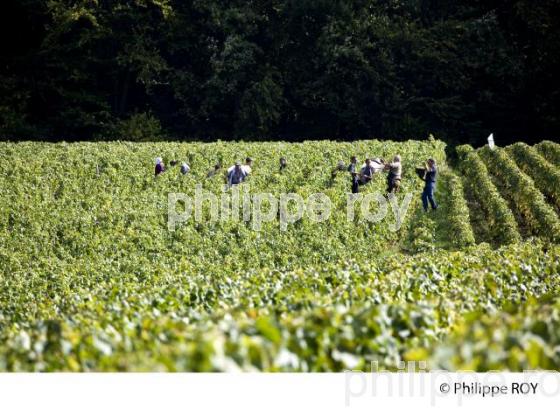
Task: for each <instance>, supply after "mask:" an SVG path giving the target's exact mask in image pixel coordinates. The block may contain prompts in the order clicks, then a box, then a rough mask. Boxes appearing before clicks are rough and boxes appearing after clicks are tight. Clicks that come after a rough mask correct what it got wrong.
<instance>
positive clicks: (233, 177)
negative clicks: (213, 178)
mask: <svg viewBox="0 0 560 410" xmlns="http://www.w3.org/2000/svg"><path fill="white" fill-rule="evenodd" d="M230 169H231V171H228V174H227V183H228V186H229V187H231V186H232V185H237V184H240V183H242V182H243V181H244V180H245V178H246V177H247V175H248V174H247V172H246V171H245V170H244V169H243V165H241V162H240V161H237V162H236V163H235V165H234V166H233V167H232V168H230Z"/></svg>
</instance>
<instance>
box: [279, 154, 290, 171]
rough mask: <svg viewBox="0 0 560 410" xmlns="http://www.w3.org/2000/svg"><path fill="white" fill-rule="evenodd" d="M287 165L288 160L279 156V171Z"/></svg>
mask: <svg viewBox="0 0 560 410" xmlns="http://www.w3.org/2000/svg"><path fill="white" fill-rule="evenodd" d="M287 166H288V161H287V160H286V158H284V157H282V158H280V172H282V171H284V170H285V169H286V167H287Z"/></svg>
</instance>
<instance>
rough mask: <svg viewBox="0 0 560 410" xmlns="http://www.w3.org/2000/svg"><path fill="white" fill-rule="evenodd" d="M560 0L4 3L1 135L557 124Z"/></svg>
mask: <svg viewBox="0 0 560 410" xmlns="http://www.w3.org/2000/svg"><path fill="white" fill-rule="evenodd" d="M558 16H560V0H540V1H533V0H468V1H467V0H449V1H444V0H356V1H350V0H347V1H335V0H260V1H259V0H253V1H237V0H230V1H217V0H4V1H3V2H2V13H1V17H0V19H1V20H2V21H1V24H0V27H1V28H0V30H2V33H1V34H2V43H3V46H2V49H1V52H0V135H1V136H2V138H1V139H4V140H5V139H9V140H20V139H25V140H29V139H41V140H52V141H54V140H90V139H131V140H157V139H179V140H215V139H244V140H259V139H267V140H271V139H284V140H300V139H323V138H329V139H340V140H352V139H357V138H391V139H396V140H404V139H408V138H413V137H414V138H421V137H423V136H427V135H428V134H430V133H431V134H434V135H435V136H437V137H439V138H442V139H444V140H446V141H448V142H451V143H457V142H462V143H471V144H475V145H476V144H480V143H482V142H483V141H484V140H485V138H486V136H487V135H488V134H489V133H490V132H494V134H495V135H496V137H497V138H498V141H501V142H502V143H503V144H504V145H505V144H506V143H507V142H509V141H513V140H520V139H521V140H525V141H528V142H532V141H537V140H542V139H544V138H549V139H554V138H555V137H557V136H558V135H560V80H559V78H558V73H559V72H560V22H559V19H558V18H557V17H558Z"/></svg>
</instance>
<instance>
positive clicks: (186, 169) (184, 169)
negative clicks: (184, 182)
mask: <svg viewBox="0 0 560 410" xmlns="http://www.w3.org/2000/svg"><path fill="white" fill-rule="evenodd" d="M190 170H191V167H189V164H187V163H186V162H183V163H182V164H181V174H183V175H187V174H188V173H189V171H190Z"/></svg>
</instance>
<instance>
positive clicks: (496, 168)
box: [479, 147, 560, 241]
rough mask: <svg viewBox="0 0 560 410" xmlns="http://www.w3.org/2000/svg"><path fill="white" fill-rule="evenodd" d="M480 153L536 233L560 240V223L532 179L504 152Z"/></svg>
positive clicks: (488, 151)
mask: <svg viewBox="0 0 560 410" xmlns="http://www.w3.org/2000/svg"><path fill="white" fill-rule="evenodd" d="M479 153H480V155H481V157H482V158H483V159H484V160H485V163H486V165H487V166H488V169H490V171H491V172H492V173H493V174H494V175H495V176H496V178H498V179H499V180H500V181H502V182H503V183H504V186H505V189H504V191H505V193H506V194H507V195H508V196H509V198H510V200H511V202H512V204H514V206H515V207H516V209H517V211H518V212H519V214H521V215H522V216H523V219H524V221H525V223H526V224H527V227H528V228H529V229H530V230H531V231H532V233H534V234H535V235H537V236H542V237H550V239H552V240H553V241H559V240H560V220H559V219H558V216H557V215H556V213H555V212H554V210H553V209H552V207H551V206H550V205H549V204H547V203H546V199H545V197H544V195H543V194H542V193H541V192H540V191H539V190H538V189H537V188H536V187H535V184H534V183H533V181H532V180H531V178H529V177H528V176H527V175H525V174H524V173H523V172H522V171H521V170H520V169H519V167H518V166H517V165H516V164H515V162H514V161H513V160H512V159H511V158H510V157H509V155H508V154H507V152H506V151H505V150H503V149H499V148H498V149H494V150H490V149H489V148H488V147H484V148H482V149H480V150H479Z"/></svg>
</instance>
